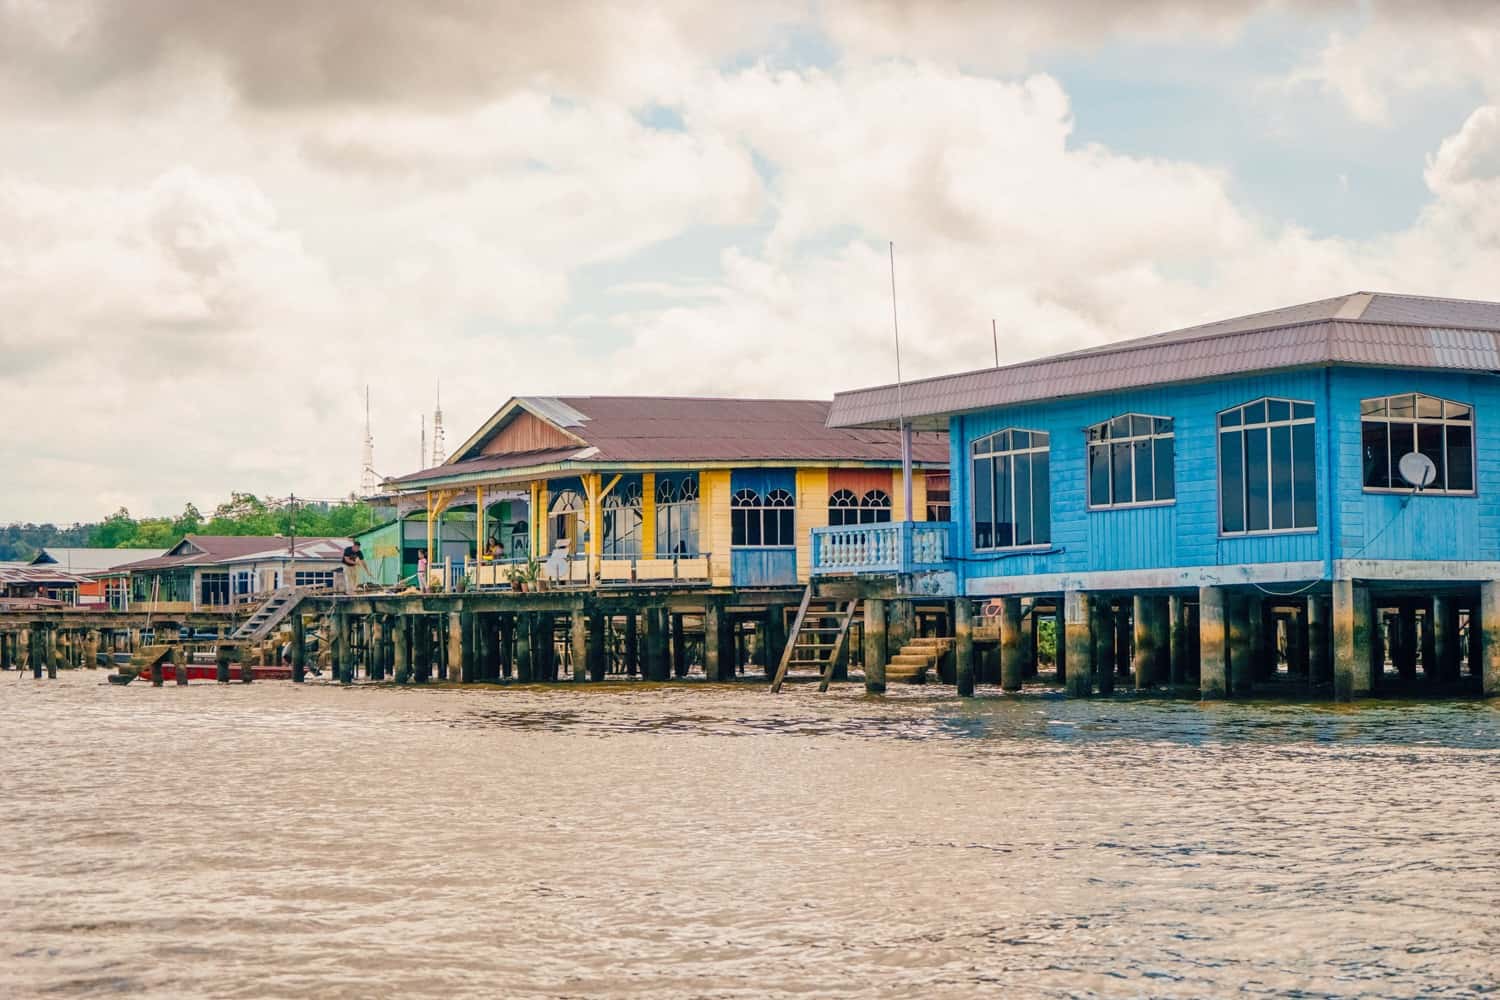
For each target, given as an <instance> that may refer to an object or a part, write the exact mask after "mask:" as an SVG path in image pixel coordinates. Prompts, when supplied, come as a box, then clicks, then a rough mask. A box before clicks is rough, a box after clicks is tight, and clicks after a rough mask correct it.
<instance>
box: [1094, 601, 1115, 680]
mask: <svg viewBox="0 0 1500 1000" xmlns="http://www.w3.org/2000/svg"><path fill="white" fill-rule="evenodd" d="M1092 614H1093V630H1094V681H1095V683H1097V684H1098V685H1099V693H1100V694H1114V693H1115V608H1114V604H1113V603H1112V602H1111V600H1110V598H1109V595H1107V594H1097V595H1095V597H1094V607H1093V611H1092Z"/></svg>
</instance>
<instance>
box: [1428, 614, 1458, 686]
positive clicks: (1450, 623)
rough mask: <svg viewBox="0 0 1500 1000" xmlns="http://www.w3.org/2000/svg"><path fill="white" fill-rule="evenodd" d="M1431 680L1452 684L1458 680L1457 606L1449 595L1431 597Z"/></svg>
mask: <svg viewBox="0 0 1500 1000" xmlns="http://www.w3.org/2000/svg"><path fill="white" fill-rule="evenodd" d="M1430 621H1431V622H1432V666H1431V667H1429V668H1428V669H1429V670H1433V671H1435V674H1434V676H1433V678H1432V679H1433V680H1436V681H1440V682H1442V683H1444V684H1452V683H1454V682H1456V681H1457V680H1458V606H1457V605H1456V604H1455V603H1454V601H1453V598H1451V597H1434V598H1433V599H1432V615H1431V618H1430Z"/></svg>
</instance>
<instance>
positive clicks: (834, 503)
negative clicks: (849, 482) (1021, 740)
mask: <svg viewBox="0 0 1500 1000" xmlns="http://www.w3.org/2000/svg"><path fill="white" fill-rule="evenodd" d="M828 523H829V525H830V526H831V527H834V528H842V527H843V526H844V525H846V524H858V523H859V497H858V495H856V494H855V492H854V491H853V490H836V491H835V492H834V494H833V496H831V497H829V498H828Z"/></svg>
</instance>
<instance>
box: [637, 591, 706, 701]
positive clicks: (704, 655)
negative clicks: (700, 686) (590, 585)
mask: <svg viewBox="0 0 1500 1000" xmlns="http://www.w3.org/2000/svg"><path fill="white" fill-rule="evenodd" d="M723 618H724V608H723V605H721V604H720V603H719V602H718V601H716V600H711V601H708V602H706V603H705V604H704V607H703V675H704V677H705V678H706V679H708V680H710V681H722V680H723V679H724V648H723V644H722V639H723V634H724V629H723ZM626 641H627V643H628V641H629V638H628V633H627V640H626Z"/></svg>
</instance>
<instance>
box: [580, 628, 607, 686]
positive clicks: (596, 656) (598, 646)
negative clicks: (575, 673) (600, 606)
mask: <svg viewBox="0 0 1500 1000" xmlns="http://www.w3.org/2000/svg"><path fill="white" fill-rule="evenodd" d="M584 659H585V662H586V663H587V664H588V669H589V679H590V680H592V681H602V680H604V679H605V677H606V676H607V675H608V672H609V657H608V656H607V655H606V652H605V649H604V616H603V615H601V614H599V613H598V612H595V613H594V614H591V615H589V624H588V637H587V646H586V648H585V650H584Z"/></svg>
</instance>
